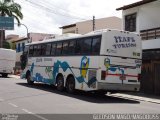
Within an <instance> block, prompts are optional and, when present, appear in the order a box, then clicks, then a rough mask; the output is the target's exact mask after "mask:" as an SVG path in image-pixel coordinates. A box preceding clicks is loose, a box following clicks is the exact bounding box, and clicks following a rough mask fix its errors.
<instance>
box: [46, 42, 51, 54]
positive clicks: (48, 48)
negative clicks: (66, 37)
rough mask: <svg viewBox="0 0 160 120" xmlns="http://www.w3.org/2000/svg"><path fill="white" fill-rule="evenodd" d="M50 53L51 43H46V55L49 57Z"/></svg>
mask: <svg viewBox="0 0 160 120" xmlns="http://www.w3.org/2000/svg"><path fill="white" fill-rule="evenodd" d="M50 53H51V43H48V44H47V46H46V55H50Z"/></svg>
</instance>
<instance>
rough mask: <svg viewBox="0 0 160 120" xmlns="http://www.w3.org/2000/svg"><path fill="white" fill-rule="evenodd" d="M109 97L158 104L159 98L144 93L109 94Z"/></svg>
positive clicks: (159, 102)
mask: <svg viewBox="0 0 160 120" xmlns="http://www.w3.org/2000/svg"><path fill="white" fill-rule="evenodd" d="M111 96H114V97H121V98H128V99H132V100H138V101H145V102H151V103H157V104H160V96H153V95H148V94H144V93H133V92H128V93H115V94H111Z"/></svg>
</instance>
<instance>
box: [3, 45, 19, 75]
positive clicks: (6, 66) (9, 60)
mask: <svg viewBox="0 0 160 120" xmlns="http://www.w3.org/2000/svg"><path fill="white" fill-rule="evenodd" d="M15 62H16V51H15V50H11V49H4V48H0V74H1V75H2V77H7V76H8V74H11V73H13V69H14V67H15Z"/></svg>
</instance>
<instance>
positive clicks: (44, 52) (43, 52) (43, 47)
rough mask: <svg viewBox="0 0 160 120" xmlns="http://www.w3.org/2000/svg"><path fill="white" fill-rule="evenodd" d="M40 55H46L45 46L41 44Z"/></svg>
mask: <svg viewBox="0 0 160 120" xmlns="http://www.w3.org/2000/svg"><path fill="white" fill-rule="evenodd" d="M41 54H42V56H44V55H45V54H46V44H42V47H41Z"/></svg>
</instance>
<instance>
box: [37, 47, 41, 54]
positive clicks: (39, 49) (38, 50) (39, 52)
mask: <svg viewBox="0 0 160 120" xmlns="http://www.w3.org/2000/svg"><path fill="white" fill-rule="evenodd" d="M40 55H41V45H38V46H37V52H36V56H40Z"/></svg>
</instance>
